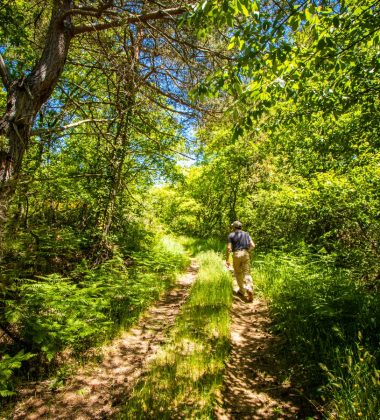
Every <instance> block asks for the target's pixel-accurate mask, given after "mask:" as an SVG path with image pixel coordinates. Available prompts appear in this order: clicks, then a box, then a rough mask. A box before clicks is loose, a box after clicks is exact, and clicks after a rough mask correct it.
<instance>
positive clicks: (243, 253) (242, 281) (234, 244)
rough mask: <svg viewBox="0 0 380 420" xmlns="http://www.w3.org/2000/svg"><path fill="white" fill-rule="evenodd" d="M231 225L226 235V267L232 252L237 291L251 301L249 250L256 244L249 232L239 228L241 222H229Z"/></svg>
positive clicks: (251, 286) (228, 264)
mask: <svg viewBox="0 0 380 420" xmlns="http://www.w3.org/2000/svg"><path fill="white" fill-rule="evenodd" d="M231 227H232V228H233V230H234V231H233V232H231V233H230V234H229V235H228V243H227V254H226V264H227V267H229V266H230V262H229V256H230V253H231V252H232V261H233V266H234V272H235V275H236V280H237V283H238V285H239V293H240V294H241V295H242V296H244V297H245V296H247V300H248V301H249V302H252V300H253V285H252V277H251V266H250V256H249V251H251V250H252V249H253V248H254V247H255V246H256V245H255V243H254V242H253V241H252V239H251V237H250V236H249V234H248V233H247V232H244V231H243V230H242V229H241V228H242V223H241V222H239V221H238V220H236V221H235V222H233V223H232V224H231Z"/></svg>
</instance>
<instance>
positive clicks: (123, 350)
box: [13, 261, 197, 420]
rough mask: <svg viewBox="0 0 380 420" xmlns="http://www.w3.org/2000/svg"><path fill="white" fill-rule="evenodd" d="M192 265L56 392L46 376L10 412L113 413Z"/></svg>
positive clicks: (151, 351) (180, 297) (157, 339)
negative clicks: (100, 358)
mask: <svg viewBox="0 0 380 420" xmlns="http://www.w3.org/2000/svg"><path fill="white" fill-rule="evenodd" d="M196 270H197V265H196V263H195V261H193V262H192V264H191V266H190V267H189V269H188V272H187V273H186V274H184V275H183V276H181V277H180V278H179V280H178V283H177V286H176V287H175V288H174V289H172V290H171V291H170V292H168V293H167V294H165V295H164V296H163V298H162V299H161V300H160V301H159V302H157V304H156V305H154V306H153V307H152V308H150V309H149V310H148V311H147V313H146V314H145V315H144V316H143V317H142V318H141V320H140V321H139V323H138V325H136V326H135V327H134V328H132V329H131V330H130V331H128V332H126V333H125V334H124V335H123V336H122V337H121V338H119V339H117V340H115V341H113V342H112V344H111V345H110V346H108V347H105V348H104V351H103V354H104V359H103V361H102V362H101V364H100V365H98V366H94V367H93V368H92V369H90V368H84V369H83V370H81V371H79V372H78V374H77V375H76V376H75V377H73V378H71V380H69V381H68V383H67V385H66V386H65V388H64V389H63V390H61V391H59V392H57V393H54V392H52V391H50V390H49V382H44V383H42V384H39V385H37V386H36V387H35V388H33V389H31V388H28V389H25V390H23V391H21V395H23V397H24V398H23V401H22V402H21V403H20V404H19V405H17V407H16V409H15V411H14V416H13V418H14V419H20V420H21V419H29V420H32V419H41V418H46V419H104V418H110V417H111V416H112V415H114V414H116V412H117V410H118V407H119V406H120V405H121V403H122V402H123V401H124V400H125V399H126V398H127V397H128V395H129V393H130V391H131V389H132V387H133V385H134V383H135V382H136V380H137V379H138V378H139V377H140V376H141V374H142V373H143V371H144V366H145V365H146V363H147V362H148V361H149V360H150V359H151V358H152V357H154V355H155V354H156V352H157V350H158V349H159V348H160V347H161V345H162V344H163V343H164V342H165V339H166V335H167V331H168V329H169V328H170V327H171V326H172V325H173V323H174V321H175V318H176V316H177V314H178V312H179V310H180V308H181V305H182V304H183V302H184V301H185V300H186V298H187V295H188V291H189V288H190V286H191V284H192V283H193V281H194V279H195V276H196Z"/></svg>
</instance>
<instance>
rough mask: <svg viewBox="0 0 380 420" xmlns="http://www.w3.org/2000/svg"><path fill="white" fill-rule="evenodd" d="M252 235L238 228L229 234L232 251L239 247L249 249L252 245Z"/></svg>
mask: <svg viewBox="0 0 380 420" xmlns="http://www.w3.org/2000/svg"><path fill="white" fill-rule="evenodd" d="M251 241H252V239H251V237H250V236H249V235H248V233H247V232H244V231H243V230H240V229H237V230H235V232H232V233H230V234H229V235H228V243H229V244H231V247H232V251H237V250H239V249H249V248H250V247H251Z"/></svg>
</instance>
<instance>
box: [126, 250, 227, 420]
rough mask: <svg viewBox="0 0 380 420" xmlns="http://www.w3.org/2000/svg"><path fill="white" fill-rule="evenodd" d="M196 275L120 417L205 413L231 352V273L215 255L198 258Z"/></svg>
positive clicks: (201, 415) (209, 413)
mask: <svg viewBox="0 0 380 420" xmlns="http://www.w3.org/2000/svg"><path fill="white" fill-rule="evenodd" d="M198 261H199V264H200V269H199V273H198V275H197V280H196V282H195V284H194V286H193V287H192V290H191V292H190V296H189V299H188V301H187V302H186V304H185V305H184V307H183V310H182V312H181V314H180V316H179V317H178V318H177V321H176V324H175V326H174V328H173V330H172V332H171V336H170V340H169V342H168V344H167V345H166V346H164V347H163V348H162V350H161V351H160V352H159V353H158V354H157V356H156V357H155V359H154V360H153V361H152V362H151V364H150V366H149V367H148V371H147V373H146V375H145V378H144V379H142V380H141V381H140V382H139V383H138V384H137V385H136V387H135V389H134V391H133V393H132V396H131V398H130V399H129V401H128V403H127V405H126V407H125V409H124V410H123V411H122V414H121V415H120V418H123V419H125V418H133V419H150V418H151V419H157V418H160V419H172V418H197V419H202V418H210V417H211V416H212V413H213V408H214V404H215V399H216V395H217V392H218V390H219V389H220V387H221V385H222V381H223V371H224V366H225V361H226V359H227V357H228V355H229V351H230V339H229V335H230V333H229V326H230V324H229V322H230V320H229V309H230V307H231V304H232V284H231V281H232V279H231V276H230V275H229V273H228V272H227V271H226V270H225V268H224V266H223V263H222V261H221V259H220V257H219V256H218V255H217V254H216V253H214V252H206V253H203V254H200V255H199V257H198Z"/></svg>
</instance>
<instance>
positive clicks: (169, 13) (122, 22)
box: [73, 7, 187, 35]
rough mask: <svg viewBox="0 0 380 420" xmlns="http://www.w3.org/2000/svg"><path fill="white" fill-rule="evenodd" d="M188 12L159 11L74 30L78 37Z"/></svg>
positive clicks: (183, 9) (181, 8) (177, 10)
mask: <svg viewBox="0 0 380 420" xmlns="http://www.w3.org/2000/svg"><path fill="white" fill-rule="evenodd" d="M186 11H187V9H186V8H184V7H175V8H172V9H164V10H157V11H155V12H151V13H147V14H145V15H140V16H129V17H126V18H125V19H119V20H114V21H112V22H107V23H97V24H93V25H91V26H88V25H82V26H77V27H74V28H73V34H74V35H78V34H83V33H86V32H95V31H102V30H105V29H110V28H117V27H119V26H122V25H125V24H130V23H143V22H147V21H149V20H157V19H168V18H173V17H174V16H177V15H182V14H183V13H185V12H186Z"/></svg>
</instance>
